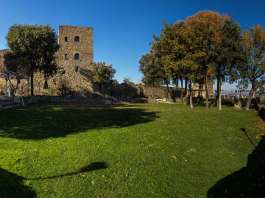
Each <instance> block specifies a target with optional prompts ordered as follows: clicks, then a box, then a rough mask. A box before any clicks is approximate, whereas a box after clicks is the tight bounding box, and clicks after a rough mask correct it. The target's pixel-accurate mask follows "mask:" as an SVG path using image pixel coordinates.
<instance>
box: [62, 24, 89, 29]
mask: <svg viewBox="0 0 265 198" xmlns="http://www.w3.org/2000/svg"><path fill="white" fill-rule="evenodd" d="M61 28H80V29H89V30H93V28H92V27H90V26H77V25H59V29H61Z"/></svg>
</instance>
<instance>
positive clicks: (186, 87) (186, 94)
mask: <svg viewBox="0 0 265 198" xmlns="http://www.w3.org/2000/svg"><path fill="white" fill-rule="evenodd" d="M188 97H189V92H188V78H185V101H186V104H188Z"/></svg>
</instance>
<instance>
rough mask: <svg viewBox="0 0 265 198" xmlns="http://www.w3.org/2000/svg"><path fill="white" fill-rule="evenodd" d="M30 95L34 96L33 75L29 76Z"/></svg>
mask: <svg viewBox="0 0 265 198" xmlns="http://www.w3.org/2000/svg"><path fill="white" fill-rule="evenodd" d="M30 95H31V96H34V74H33V73H32V74H31V76H30Z"/></svg>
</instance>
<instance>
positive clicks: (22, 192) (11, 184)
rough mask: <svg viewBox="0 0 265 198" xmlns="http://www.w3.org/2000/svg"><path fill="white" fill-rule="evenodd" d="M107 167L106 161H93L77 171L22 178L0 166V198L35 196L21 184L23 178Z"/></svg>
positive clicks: (67, 174) (53, 177) (61, 175)
mask: <svg viewBox="0 0 265 198" xmlns="http://www.w3.org/2000/svg"><path fill="white" fill-rule="evenodd" d="M108 167H109V165H108V164H107V163H106V162H93V163H91V164H89V165H87V166H85V167H83V168H81V169H79V170H78V171H74V172H69V173H65V174H59V175H54V176H49V177H37V178H24V177H21V176H18V175H16V174H14V173H10V172H8V171H6V170H4V169H1V168H0V197H1V198H18V197H19V198H34V197H36V193H35V192H34V191H33V190H32V189H31V188H30V187H28V186H25V185H24V184H23V180H44V179H55V178H62V177H65V176H73V175H78V174H82V173H83V174H84V173H87V172H91V171H96V170H101V169H106V168H108Z"/></svg>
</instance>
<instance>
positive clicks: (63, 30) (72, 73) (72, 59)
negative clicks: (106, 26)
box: [0, 26, 93, 96]
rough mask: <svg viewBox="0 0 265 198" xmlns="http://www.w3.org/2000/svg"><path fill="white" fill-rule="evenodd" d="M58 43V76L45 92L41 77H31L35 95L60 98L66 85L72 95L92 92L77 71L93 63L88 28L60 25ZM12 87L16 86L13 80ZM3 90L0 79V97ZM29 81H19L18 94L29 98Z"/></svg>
mask: <svg viewBox="0 0 265 198" xmlns="http://www.w3.org/2000/svg"><path fill="white" fill-rule="evenodd" d="M58 43H59V45H60V48H59V50H58V52H57V53H56V61H57V65H58V67H59V71H60V72H58V74H56V75H55V76H53V77H52V78H50V79H49V80H48V86H49V87H48V89H44V82H45V81H44V77H43V74H41V73H38V72H36V73H35V74H34V93H35V95H51V96H56V95H60V88H61V86H62V85H63V86H67V87H68V88H69V89H70V90H71V91H73V92H77V93H78V92H79V93H80V92H81V93H86V92H92V91H93V90H92V84H91V80H89V79H87V78H85V77H83V76H82V75H81V74H80V72H79V71H80V69H85V70H90V69H91V63H92V62H93V31H92V29H91V28H88V27H77V26H60V27H59V35H58ZM5 52H7V50H0V72H1V69H2V70H3V69H4V53H5ZM12 84H16V81H15V80H12ZM5 91H6V81H5V79H3V78H0V95H1V94H3V93H5ZM28 93H29V87H28V80H27V79H24V80H21V82H20V84H19V88H18V91H17V93H16V94H17V95H28Z"/></svg>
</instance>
